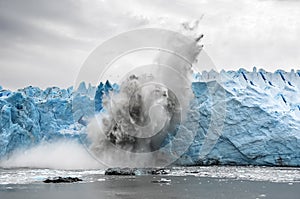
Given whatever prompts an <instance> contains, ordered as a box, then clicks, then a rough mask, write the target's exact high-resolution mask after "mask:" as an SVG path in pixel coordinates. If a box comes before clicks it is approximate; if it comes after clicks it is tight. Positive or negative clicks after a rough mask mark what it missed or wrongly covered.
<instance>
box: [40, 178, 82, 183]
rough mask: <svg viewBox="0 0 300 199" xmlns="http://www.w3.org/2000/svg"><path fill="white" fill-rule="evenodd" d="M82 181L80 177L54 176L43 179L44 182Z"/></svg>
mask: <svg viewBox="0 0 300 199" xmlns="http://www.w3.org/2000/svg"><path fill="white" fill-rule="evenodd" d="M79 181H82V179H80V178H77V177H74V178H72V177H55V178H47V179H46V180H44V181H43V182H44V183H73V182H79Z"/></svg>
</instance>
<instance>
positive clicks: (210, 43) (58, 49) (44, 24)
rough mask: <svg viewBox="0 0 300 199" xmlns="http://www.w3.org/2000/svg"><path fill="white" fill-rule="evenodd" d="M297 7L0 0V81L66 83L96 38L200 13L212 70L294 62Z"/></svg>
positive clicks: (174, 25)
mask: <svg viewBox="0 0 300 199" xmlns="http://www.w3.org/2000/svg"><path fill="white" fill-rule="evenodd" d="M33 4H34V6H32V5H33ZM299 6H300V2H298V1H294V0H290V1H283V0H243V1H235V0H227V1H225V0H209V1H208V0H188V1H187V0H172V1H166V0H127V1H123V0H110V1H97V0H92V1H90V0H89V1H87V0H80V1H74V0H63V1H46V0H40V1H32V0H27V1H16V0H11V1H4V0H0V27H1V30H0V45H1V47H2V48H1V49H0V74H1V77H0V85H2V86H4V87H8V88H12V89H15V88H20V87H24V86H27V85H30V84H33V85H37V86H42V87H47V86H52V85H57V86H63V87H67V86H71V85H72V84H73V82H74V80H75V78H76V75H77V73H78V71H79V69H80V67H81V64H82V63H83V62H84V60H85V59H86V58H87V56H88V54H89V53H90V52H91V51H92V50H93V49H94V48H95V47H96V46H97V45H99V44H100V43H101V42H102V41H104V40H106V39H108V38H110V37H112V36H114V35H116V34H118V33H121V32H124V31H128V30H131V29H134V28H138V27H163V28H168V29H175V30H176V29H178V26H179V24H180V23H181V22H183V21H190V20H195V19H199V18H201V17H202V16H203V18H202V19H201V21H200V24H199V28H198V31H199V32H201V33H204V34H205V37H204V39H203V43H204V45H205V48H204V49H205V51H206V52H207V54H208V55H209V56H210V57H211V58H212V60H213V61H214V62H215V65H216V66H217V68H218V69H221V68H225V69H237V68H239V67H244V68H247V69H250V70H251V69H252V67H253V66H257V67H264V68H266V69H267V70H271V71H273V70H276V69H277V68H282V69H285V70H290V69H291V68H295V69H299V65H298V64H299V63H300V57H299V54H300V40H299V39H298V35H300V12H299ZM297 67H298V68H297Z"/></svg>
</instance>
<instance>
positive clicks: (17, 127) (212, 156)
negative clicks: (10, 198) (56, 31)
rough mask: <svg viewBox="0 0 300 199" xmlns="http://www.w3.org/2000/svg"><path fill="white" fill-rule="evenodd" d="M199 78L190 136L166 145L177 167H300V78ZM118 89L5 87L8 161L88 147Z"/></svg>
mask: <svg viewBox="0 0 300 199" xmlns="http://www.w3.org/2000/svg"><path fill="white" fill-rule="evenodd" d="M194 78H195V79H194V82H193V83H192V85H191V87H192V91H193V93H194V98H193V100H192V101H191V102H190V111H188V113H187V117H186V120H185V121H184V122H183V124H182V127H181V126H179V127H178V128H179V129H180V128H187V129H189V130H188V131H186V134H184V135H181V136H176V134H169V135H167V136H166V137H165V139H164V142H163V144H162V145H164V146H165V147H164V150H165V151H166V152H167V154H170V155H174V156H175V154H180V157H179V158H176V159H177V160H176V162H175V164H177V165H215V164H220V165H269V166H300V150H299V149H300V94H299V89H300V71H295V70H292V71H290V72H285V71H283V70H277V71H275V72H274V73H271V72H267V71H265V70H263V69H260V70H257V69H256V68H254V69H253V71H251V72H250V71H247V70H245V69H240V70H238V71H224V70H222V71H220V72H216V71H209V72H207V71H204V72H202V73H199V74H195V75H194ZM118 89H119V88H118V85H116V84H111V83H110V82H109V81H107V82H105V83H100V84H99V85H98V86H92V85H90V84H89V85H88V86H86V84H85V83H84V82H83V83H81V84H80V85H79V87H78V88H77V89H76V90H74V89H73V88H72V87H70V88H68V89H60V88H57V87H51V88H47V89H45V90H42V89H39V88H37V87H31V86H29V87H26V88H24V89H19V90H17V91H9V90H5V89H4V88H2V87H0V158H9V155H10V154H11V153H12V152H14V151H15V150H20V149H26V148H30V147H32V146H35V145H38V144H40V143H42V142H52V141H55V140H58V139H72V140H77V141H78V142H85V141H87V125H88V123H89V120H90V118H91V117H93V116H94V115H95V114H98V113H100V112H102V111H103V97H104V96H105V95H106V96H108V95H109V93H110V92H118ZM189 132H190V133H189ZM187 138H188V139H187ZM190 140H191V141H190ZM166 143H169V144H166ZM186 145H188V149H187V150H184V151H183V152H182V150H183V149H182V148H181V146H186ZM181 152H182V153H181Z"/></svg>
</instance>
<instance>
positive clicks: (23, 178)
mask: <svg viewBox="0 0 300 199" xmlns="http://www.w3.org/2000/svg"><path fill="white" fill-rule="evenodd" d="M56 176H71V177H79V178H81V179H82V180H83V181H82V182H78V183H72V184H67V183H62V184H45V183H43V180H44V179H46V178H48V177H56ZM299 196H300V168H279V167H276V168H274V167H225V166H224V167H222V166H212V167H176V168H170V170H169V174H167V175H141V176H106V175H104V170H54V169H33V168H14V169H5V168H2V169H0V199H18V198H22V199H23V198H28V199H34V198H39V199H40V198H49V199H50V198H51V199H53V198H72V199H75V198H110V199H113V198H125V199H130V198H131V199H138V198H156V199H158V198H173V199H175V198H178V199H181V198H224V199H233V198H237V199H241V198H243V199H244V198H246V199H248V198H249V199H250V198H253V199H258V198H262V199H263V198H270V199H276V198H278V199H283V198H284V199H289V198H290V199H298V198H299Z"/></svg>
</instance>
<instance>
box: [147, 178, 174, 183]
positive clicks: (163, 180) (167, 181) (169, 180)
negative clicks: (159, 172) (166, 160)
mask: <svg viewBox="0 0 300 199" xmlns="http://www.w3.org/2000/svg"><path fill="white" fill-rule="evenodd" d="M151 182H152V183H159V184H170V182H171V179H166V178H161V179H160V180H152V181H151Z"/></svg>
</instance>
